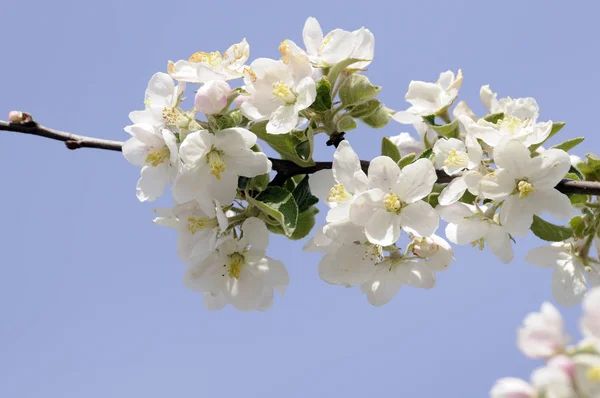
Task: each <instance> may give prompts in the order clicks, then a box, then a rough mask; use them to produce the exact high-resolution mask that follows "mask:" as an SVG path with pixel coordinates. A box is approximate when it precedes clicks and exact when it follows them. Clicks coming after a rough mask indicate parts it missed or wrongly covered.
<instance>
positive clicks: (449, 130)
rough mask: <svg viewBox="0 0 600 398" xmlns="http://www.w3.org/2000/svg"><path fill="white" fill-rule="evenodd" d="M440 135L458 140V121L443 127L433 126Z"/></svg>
mask: <svg viewBox="0 0 600 398" xmlns="http://www.w3.org/2000/svg"><path fill="white" fill-rule="evenodd" d="M431 127H432V128H433V129H434V130H435V131H436V132H437V133H438V134H440V135H441V136H443V137H446V138H457V137H458V133H459V132H460V131H459V127H458V120H455V121H453V122H452V123H448V124H444V125H442V126H431Z"/></svg>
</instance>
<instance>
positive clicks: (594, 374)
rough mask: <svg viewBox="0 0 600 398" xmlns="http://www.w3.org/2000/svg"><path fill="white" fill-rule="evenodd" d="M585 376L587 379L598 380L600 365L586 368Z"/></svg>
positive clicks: (599, 378)
mask: <svg viewBox="0 0 600 398" xmlns="http://www.w3.org/2000/svg"><path fill="white" fill-rule="evenodd" d="M585 376H586V377H587V379H588V380H589V381H593V382H596V383H597V382H600V366H594V367H591V368H589V369H588V370H587V372H586V373H585Z"/></svg>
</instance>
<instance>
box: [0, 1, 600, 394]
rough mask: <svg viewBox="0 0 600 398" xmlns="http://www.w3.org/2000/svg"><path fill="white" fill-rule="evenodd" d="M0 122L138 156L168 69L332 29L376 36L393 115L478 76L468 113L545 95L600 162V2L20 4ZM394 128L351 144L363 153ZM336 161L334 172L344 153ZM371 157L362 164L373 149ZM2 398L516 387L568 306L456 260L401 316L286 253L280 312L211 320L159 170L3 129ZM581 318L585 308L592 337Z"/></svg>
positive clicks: (510, 272) (323, 154)
mask: <svg viewBox="0 0 600 398" xmlns="http://www.w3.org/2000/svg"><path fill="white" fill-rule="evenodd" d="M1 8H2V16H3V18H2V24H0V37H2V40H1V42H2V47H3V57H2V59H3V62H1V63H0V114H5V113H6V112H8V111H9V110H11V109H20V110H24V111H28V112H30V113H32V114H33V115H34V117H35V119H36V120H38V121H39V122H40V123H42V124H45V125H48V126H52V127H55V128H58V129H62V130H66V131H72V132H76V133H81V134H86V135H91V136H97V137H103V138H108V139H117V140H124V139H126V138H127V136H126V134H125V133H124V132H123V127H124V126H125V125H126V124H127V123H128V118H127V115H128V113H129V111H131V110H135V109H141V107H142V106H143V103H142V101H143V95H144V89H145V87H146V84H147V82H148V80H149V78H150V77H151V76H152V74H153V73H155V72H157V71H164V70H165V69H166V64H167V61H168V60H170V59H171V60H177V59H181V58H187V57H188V56H189V55H190V54H192V53H193V52H196V51H214V50H220V51H223V50H225V49H226V48H227V47H228V46H229V45H230V44H232V43H235V42H238V41H239V40H241V38H243V37H246V38H247V40H248V42H249V43H250V46H251V58H256V57H262V56H266V57H277V56H278V53H277V47H278V45H279V42H280V41H281V40H283V39H285V38H290V39H292V40H295V41H297V42H298V43H301V32H302V26H303V24H304V21H305V19H306V18H307V17H308V16H311V15H312V16H315V17H317V18H318V19H319V21H320V22H321V25H322V26H323V29H324V30H325V31H328V30H331V29H334V28H338V27H339V28H344V29H348V30H353V29H357V28H359V27H360V26H363V25H364V26H366V27H368V28H369V29H371V31H373V33H374V34H375V38H376V49H375V61H374V62H373V63H372V65H371V66H370V67H369V71H368V76H369V77H370V78H371V80H372V81H373V83H375V84H381V85H383V86H384V88H383V91H382V92H381V98H382V99H383V101H384V102H385V103H386V105H388V106H389V107H391V108H393V109H398V110H400V109H403V108H405V107H406V106H407V104H406V103H405V102H404V100H403V97H404V94H405V92H406V88H407V86H408V83H409V82H410V80H426V81H433V80H435V79H436V78H437V75H438V74H439V73H440V72H442V71H445V70H448V69H452V70H454V71H456V70H457V69H458V68H462V69H463V72H464V75H465V82H464V84H463V87H462V89H461V93H462V95H461V98H463V99H466V100H467V101H468V103H469V104H470V105H471V106H472V107H473V108H474V109H475V110H476V111H477V112H478V113H479V114H483V106H482V105H481V104H480V102H479V95H478V93H479V87H480V86H481V85H483V84H490V85H491V87H492V89H494V91H497V92H499V94H500V96H501V97H502V96H511V97H520V96H532V97H535V98H536V99H537V100H538V102H539V104H540V107H541V119H542V120H547V119H552V120H555V121H566V122H567V127H566V128H565V129H564V130H563V131H564V132H563V133H561V135H562V138H570V137H576V136H581V135H583V136H586V142H585V144H583V145H582V146H581V148H577V149H576V150H575V152H576V153H579V154H582V153H583V152H584V151H586V150H588V151H596V152H598V151H599V148H600V138H598V136H597V132H596V131H595V130H596V129H595V123H594V115H595V114H596V113H597V110H598V106H599V105H600V103H599V102H598V99H597V98H598V97H597V94H596V93H597V92H598V89H599V88H600V83H599V81H598V79H597V78H596V76H597V70H598V61H599V58H598V54H597V38H598V37H600V27H599V26H600V25H599V24H598V22H597V20H596V15H597V14H598V11H600V6H598V5H597V3H596V2H592V1H587V2H552V1H527V2H525V1H502V2H484V1H453V2H446V1H419V2H416V1H413V2H408V1H398V2H391V1H390V2H378V1H369V2H364V1H360V2H359V1H350V0H346V1H340V2H335V1H329V2H324V1H303V2H302V3H292V2H282V1H273V2H267V1H262V2H261V1H254V2H199V1H173V2H164V1H163V2H158V1H155V0H146V1H116V0H104V1H101V2H87V1H65V0H55V1H51V2H50V1H41V0H36V1H15V0H4V1H3V2H2V6H1ZM402 131H411V130H409V129H408V128H407V126H402V125H399V124H390V125H389V126H388V127H387V128H386V129H385V130H383V131H374V130H369V129H367V128H361V129H359V130H355V131H354V132H352V133H351V134H349V135H348V138H349V139H350V141H351V143H352V144H353V146H354V147H355V148H357V150H358V151H359V154H360V155H361V157H362V158H364V159H369V158H372V157H374V156H376V155H378V151H379V146H380V141H381V137H382V136H383V135H384V134H385V135H395V134H398V133H400V132H402ZM320 144H321V145H320V146H319V148H318V149H317V151H316V157H317V158H318V159H322V160H326V159H330V158H331V155H332V149H331V148H329V147H325V146H324V145H323V140H321V141H320ZM358 148H360V149H358ZM0 153H1V156H0V169H1V170H4V172H3V173H2V182H3V185H2V186H3V191H4V195H2V196H0V207H1V208H3V209H4V211H3V217H2V223H1V226H0V228H1V229H0V231H1V234H2V235H1V237H2V241H3V244H2V250H1V251H0V256H1V259H0V264H2V270H3V273H2V277H0V396H5V397H15V398H17V397H18V398H20V397H40V396H44V397H60V398H69V397H82V396H83V397H86V398H96V397H98V398H100V397H102V398H105V397H146V398H151V397H207V396H219V397H236V396H240V395H242V394H243V396H245V397H282V396H284V397H326V396H345V397H363V396H380V397H402V396H413V397H432V398H433V397H440V396H444V397H461V398H462V397H482V396H487V394H488V391H489V389H490V387H491V386H492V384H493V383H494V380H495V379H497V378H499V377H503V376H519V377H523V378H528V376H529V373H530V371H531V370H532V369H533V367H534V366H535V365H536V363H535V362H533V361H529V360H526V359H525V358H524V357H523V356H522V355H521V354H520V353H519V352H518V351H517V349H516V346H515V337H516V328H517V326H518V325H519V323H520V322H521V320H522V318H523V317H524V316H525V314H526V313H527V312H529V311H532V310H535V309H537V308H539V305H540V304H541V303H542V301H544V300H548V299H551V293H550V275H551V272H550V271H549V270H547V269H539V268H536V267H535V266H533V265H529V264H526V263H525V262H524V261H523V258H524V255H525V253H526V252H527V251H528V249H530V248H532V247H535V246H536V245H539V244H541V242H540V241H538V240H537V239H535V238H534V237H528V238H527V239H524V240H519V241H518V244H517V245H516V247H515V251H516V257H515V260H514V261H513V262H512V263H511V264H508V265H504V264H502V263H500V261H498V260H497V259H496V258H494V257H493V256H491V255H490V254H489V253H488V252H487V251H484V252H479V251H476V250H473V249H471V248H470V247H460V248H458V249H457V250H456V257H457V258H458V261H456V262H454V263H453V264H452V265H451V267H450V269H449V270H448V271H447V272H445V273H442V274H439V275H438V276H439V278H438V286H437V287H436V288H434V289H433V290H428V291H425V290H417V289H412V288H405V289H404V288H403V289H402V290H401V291H400V292H399V294H398V295H397V296H396V298H395V299H394V300H393V301H392V302H391V303H390V304H388V305H387V306H384V307H382V308H374V307H371V306H370V305H369V304H368V303H367V301H366V298H365V297H364V296H363V295H361V294H360V292H359V290H358V289H357V288H354V289H345V288H341V287H333V286H329V285H327V284H326V283H324V282H322V281H320V280H319V278H318V275H317V271H316V270H317V263H318V260H319V256H318V255H316V254H309V253H303V252H301V245H302V244H301V243H299V242H289V241H286V240H285V239H281V238H279V237H274V238H272V244H271V246H270V248H269V254H270V255H271V256H272V257H274V258H279V259H281V260H283V261H284V263H285V264H286V266H287V268H288V270H289V272H290V275H291V284H290V286H289V289H288V291H287V294H286V296H285V297H283V298H282V297H277V298H276V302H275V306H274V307H273V308H272V309H271V310H270V311H268V312H266V313H238V312H235V311H234V310H233V309H231V308H227V309H225V310H223V311H219V312H209V311H206V310H205V309H204V308H203V305H202V298H201V297H200V296H199V295H197V294H194V293H191V292H189V291H187V290H186V289H185V288H184V287H183V286H182V283H181V275H182V273H183V270H184V265H183V264H181V263H179V261H178V259H177V255H176V251H175V243H176V235H175V233H173V231H170V230H167V229H164V228H160V227H158V226H155V225H153V223H152V218H153V214H152V209H153V208H154V207H157V206H159V205H167V204H168V203H169V201H168V198H165V199H164V200H160V201H159V202H158V203H155V204H140V203H139V202H138V201H137V199H136V197H135V184H136V181H137V178H138V175H139V170H138V169H137V168H136V167H134V166H131V165H129V164H128V163H127V162H126V161H125V160H124V159H123V157H122V156H121V155H120V154H119V153H110V152H104V151H98V150H88V149H82V150H78V151H73V152H71V151H67V150H66V149H64V147H63V145H62V144H60V143H57V142H52V141H49V140H44V139H41V138H37V137H28V136H23V135H17V134H12V133H4V132H3V133H2V134H1V135H0ZM579 312H580V310H579V309H578V308H575V309H569V310H565V309H563V314H565V316H566V318H567V322H568V324H569V328H570V330H571V331H573V332H574V333H575V331H576V327H575V326H576V319H577V317H578V315H579Z"/></svg>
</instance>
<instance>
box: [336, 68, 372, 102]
mask: <svg viewBox="0 0 600 398" xmlns="http://www.w3.org/2000/svg"><path fill="white" fill-rule="evenodd" d="M379 91H381V86H375V85H373V84H371V82H370V81H369V78H368V77H366V76H364V75H360V74H358V73H353V74H351V75H350V76H348V78H347V79H346V80H344V82H343V83H342V86H341V87H340V91H339V96H340V100H341V101H342V104H343V105H344V107H347V106H350V105H355V104H358V103H360V102H363V101H366V100H370V99H372V98H374V97H375V96H377V93H379Z"/></svg>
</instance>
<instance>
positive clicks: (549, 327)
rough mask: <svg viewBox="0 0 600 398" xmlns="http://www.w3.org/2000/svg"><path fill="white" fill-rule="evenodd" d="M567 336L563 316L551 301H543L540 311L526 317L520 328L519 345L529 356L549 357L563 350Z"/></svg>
mask: <svg viewBox="0 0 600 398" xmlns="http://www.w3.org/2000/svg"><path fill="white" fill-rule="evenodd" d="M566 341H567V336H566V334H565V332H564V329H563V321H562V317H561V316H560V313H559V312H558V310H557V309H556V308H555V307H554V306H553V305H552V304H550V303H547V302H546V303H543V304H542V308H541V311H540V312H533V313H531V314H529V315H527V317H526V318H525V320H524V321H523V326H522V327H521V328H520V329H519V334H518V346H519V348H520V349H521V351H522V352H523V354H525V355H527V356H528V357H529V358H533V359H536V358H549V357H551V356H553V355H554V354H556V353H557V352H559V351H562V349H563V347H564V344H565V343H566Z"/></svg>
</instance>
